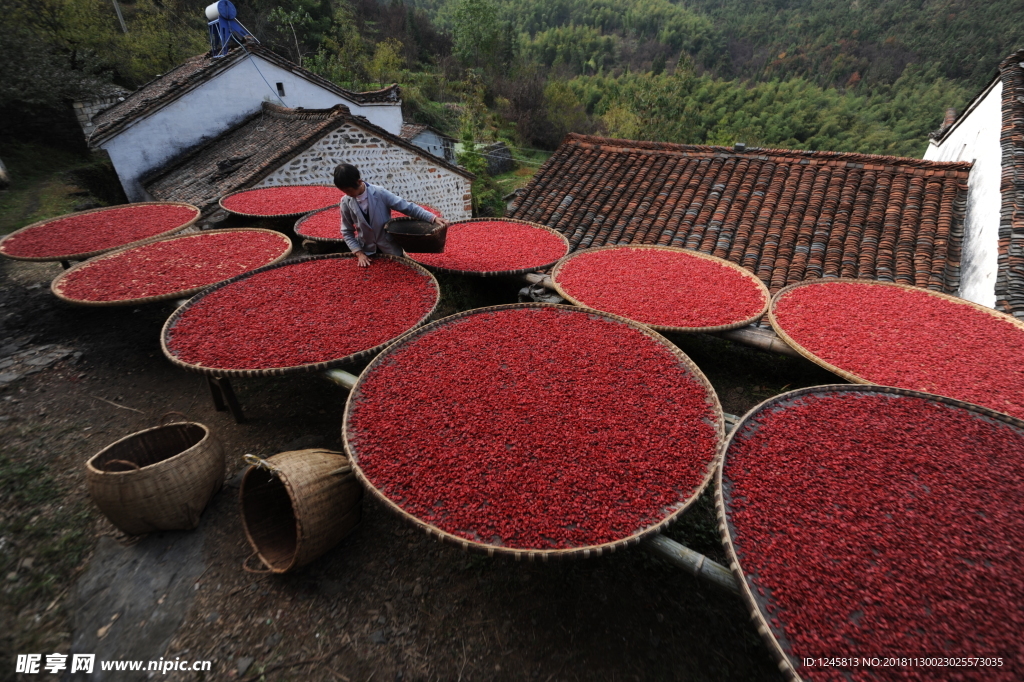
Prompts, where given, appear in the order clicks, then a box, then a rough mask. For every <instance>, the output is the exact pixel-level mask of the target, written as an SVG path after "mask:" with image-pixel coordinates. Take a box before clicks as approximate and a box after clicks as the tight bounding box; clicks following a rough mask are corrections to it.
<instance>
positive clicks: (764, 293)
mask: <svg viewBox="0 0 1024 682" xmlns="http://www.w3.org/2000/svg"><path fill="white" fill-rule="evenodd" d="M612 249H620V250H621V249H654V250H658V251H672V252H675V253H679V254H685V255H687V256H691V257H694V258H701V259H703V260H707V261H711V262H714V263H718V264H719V265H721V266H723V267H728V268H729V269H731V270H734V271H735V272H737V273H739V274H741V275H743V277H744V278H745V279H746V280H747V281H749V282H750V285H751V287H753V288H755V289H757V290H758V291H759V292H760V293H761V298H762V299H763V301H764V305H763V306H762V308H761V310H760V311H759V312H758V313H757V315H754V316H752V317H749V318H747V319H743V320H736V321H733V322H730V323H728V324H722V325H716V326H710V327H668V326H664V325H656V324H648V323H647V322H644V321H642V320H636V322H639V323H640V324H644V325H647V326H648V327H650V328H651V329H654V330H655V331H659V332H684V333H696V332H705V333H709V332H724V331H728V330H730V329H739V328H740V327H746V326H747V325H751V324H754V323H756V322H757V321H758V320H760V319H761V318H762V317H764V314H765V313H766V312H767V311H768V304H769V302H770V301H771V294H770V293H769V292H768V287H766V286H765V285H764V282H762V281H761V280H760V279H759V278H758V277H757V275H755V274H754V273H752V272H750V271H749V270H747V269H745V268H742V267H740V266H739V265H736V264H735V263H733V262H730V261H727V260H725V259H724V258H717V257H716V256H709V255H708V254H706V253H700V252H699V251H692V250H690V249H681V248H678V247H675V246H659V245H656V244H636V245H631V244H626V245H616V246H596V247H593V248H588V249H580V250H579V251H574V252H573V253H570V254H569V255H567V256H565V257H564V258H562V259H561V260H560V261H558V263H556V264H555V266H554V268H552V269H551V281H552V283H553V284H554V287H555V291H557V292H558V295H559V296H561V297H562V298H564V299H565V300H567V301H570V302H571V303H572V304H573V305H578V306H580V307H583V308H588V309H591V310H595V308H592V307H591V306H589V305H587V304H586V303H585V302H583V301H582V300H580V299H578V298H576V297H574V296H572V295H570V294H569V293H568V292H566V290H565V289H563V288H562V286H561V285H560V284H559V283H558V274H559V272H560V271H561V269H562V268H563V267H565V265H566V264H567V263H568V262H569V261H571V260H572V259H573V258H577V257H579V256H585V255H586V254H590V253H594V252H596V251H608V250H612ZM636 284H637V286H643V273H642V272H641V273H637V280H636Z"/></svg>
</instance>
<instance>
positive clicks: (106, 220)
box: [2, 204, 196, 259]
mask: <svg viewBox="0 0 1024 682" xmlns="http://www.w3.org/2000/svg"><path fill="white" fill-rule="evenodd" d="M195 217H196V210H195V209H192V208H189V207H187V206H175V205H173V204H168V205H162V206H152V205H141V206H135V205H131V204H129V205H127V206H113V207H111V208H108V209H104V210H102V211H93V212H91V213H84V214H81V215H71V216H66V217H63V218H54V219H53V220H48V221H46V222H45V223H42V224H40V225H36V226H35V227H32V228H30V229H27V230H25V231H24V232H20V233H18V234H14V235H11V236H10V237H8V238H7V239H5V240H4V242H3V247H2V252H3V253H5V254H7V255H9V256H17V257H21V258H53V259H59V258H60V257H61V256H73V255H77V254H84V253H93V252H95V251H106V250H109V249H116V248H117V247H119V246H124V245H125V244H131V243H132V242H136V241H139V240H141V239H148V238H149V237H155V236H156V235H158V234H162V233H164V232H167V231H169V230H173V229H174V228H175V227H178V226H181V225H185V224H186V223H188V222H189V221H190V220H192V219H193V218H195Z"/></svg>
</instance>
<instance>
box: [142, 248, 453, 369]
mask: <svg viewBox="0 0 1024 682" xmlns="http://www.w3.org/2000/svg"><path fill="white" fill-rule="evenodd" d="M378 257H379V258H388V259H390V260H395V261H398V262H400V263H404V264H405V265H408V266H409V267H410V268H413V269H414V270H415V271H416V272H419V273H420V274H422V275H425V276H426V277H428V278H429V280H430V282H431V284H433V286H434V291H435V292H436V294H437V296H436V297H435V299H434V305H433V307H432V308H431V309H430V310H429V311H428V312H427V313H426V314H425V315H423V317H421V318H420V319H419V320H418V321H417V322H416V324H415V325H413V327H412V329H416V328H417V327H420V326H421V325H423V324H424V323H425V322H426V321H427V320H429V319H430V317H431V316H432V315H433V314H434V313H435V312H436V311H437V306H438V305H439V304H440V299H441V294H440V292H441V287H440V286H439V285H438V283H437V280H436V279H435V278H434V276H433V275H432V274H430V271H429V270H427V269H426V268H424V267H423V266H421V265H420V264H419V263H415V262H413V261H411V260H409V259H408V258H399V257H397V256H388V255H386V254H382V255H380V256H378ZM328 258H355V255H354V254H351V253H331V254H327V255H323V256H307V257H305V258H297V259H294V260H290V261H286V262H283V263H275V264H273V265H266V266H264V267H262V268H259V269H257V270H251V271H249V272H246V273H243V274H241V275H238V276H237V277H232V278H231V279H229V280H225V281H223V282H221V283H220V284H215V285H213V286H211V287H208V288H206V289H205V290H204V291H203V292H202V293H201V294H199V295H197V296H195V297H194V298H192V299H190V300H189V301H188V302H187V303H185V304H184V305H182V306H181V307H180V308H178V309H177V310H175V311H174V313H173V314H172V315H171V316H170V317H169V318H167V322H165V323H164V327H163V329H162V330H161V332H160V348H161V349H163V352H164V355H165V356H167V359H168V360H170V361H171V362H172V363H174V364H175V365H177V366H178V367H182V368H184V369H187V370H190V371H192V372H199V373H200V374H206V375H209V376H215V377H261V376H283V375H286V374H301V373H304V372H318V371H320V370H324V369H330V368H332V367H338V366H340V365H344V364H347V363H350V362H357V361H359V360H362V359H364V358H368V357H370V356H372V355H375V354H377V353H379V352H380V351H381V350H383V349H384V348H386V347H387V346H388V345H389V344H391V343H393V342H394V339H389V340H387V341H385V342H383V343H380V344H378V345H376V346H374V347H373V348H367V349H365V350H361V351H359V352H357V353H351V354H349V355H346V356H344V357H340V358H334V359H332V360H326V361H324V362H315V363H310V364H307V365H294V366H291V367H269V368H264V369H219V368H216V367H205V366H203V365H194V364H191V363H188V362H183V361H181V360H179V359H178V358H177V357H176V356H175V355H174V353H173V352H172V351H171V350H170V348H168V346H167V339H168V335H169V333H170V330H171V329H172V328H173V327H174V324H175V323H176V322H177V321H178V319H179V318H181V316H182V315H183V314H184V313H185V312H186V311H187V310H189V309H190V308H191V307H192V306H194V305H195V304H196V303H198V302H199V301H201V300H203V297H204V296H208V295H209V294H211V293H213V292H214V291H217V290H219V289H221V288H223V287H226V286H230V285H232V284H234V283H235V282H238V281H240V280H243V279H246V278H249V277H252V276H254V275H257V274H259V273H261V272H265V271H267V270H271V269H274V268H286V267H288V266H290V265H295V264H296V263H304V262H306V261H312V260H325V259H328Z"/></svg>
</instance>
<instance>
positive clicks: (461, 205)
mask: <svg viewBox="0 0 1024 682" xmlns="http://www.w3.org/2000/svg"><path fill="white" fill-rule="evenodd" d="M340 163H351V164H352V165H354V166H356V167H358V168H359V170H360V173H361V174H362V176H363V179H364V180H365V181H366V182H369V183H371V184H374V185H379V186H381V187H384V188H385V189H387V190H389V191H391V192H394V193H395V194H397V195H399V196H401V197H402V198H403V199H407V200H409V201H412V202H415V203H418V204H429V205H431V206H434V207H435V208H438V209H440V210H441V211H442V212H443V213H444V217H445V219H446V220H462V219H464V218H470V217H472V210H473V209H472V202H471V197H470V180H469V179H468V178H466V177H463V176H462V175H459V174H458V173H454V172H452V171H450V170H448V169H447V168H444V167H443V166H440V165H438V164H437V162H436V161H435V160H431V159H430V158H429V157H427V156H426V155H420V154H416V153H415V152H412V151H410V150H408V149H406V148H405V147H400V146H398V145H395V144H392V143H390V142H388V141H386V140H383V139H381V138H380V137H377V136H376V135H374V134H373V133H372V132H370V131H367V130H365V129H363V128H360V127H358V126H355V125H352V124H346V125H344V126H342V127H340V128H338V129H337V130H335V131H334V132H332V133H329V134H328V135H326V136H325V137H324V138H323V139H322V140H320V141H319V142H317V143H316V144H315V145H313V146H312V147H310V148H309V149H307V150H306V151H305V152H303V153H301V154H299V155H298V156H296V157H295V158H294V159H292V160H291V161H289V162H288V163H286V164H285V165H284V166H282V167H281V168H279V169H278V170H276V171H274V172H273V173H271V174H270V175H269V176H267V177H266V178H264V179H263V180H261V181H260V182H259V183H258V184H257V185H256V187H273V186H276V185H298V184H314V185H333V184H334V168H335V166H337V165H338V164H340Z"/></svg>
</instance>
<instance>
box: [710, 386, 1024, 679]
mask: <svg viewBox="0 0 1024 682" xmlns="http://www.w3.org/2000/svg"><path fill="white" fill-rule="evenodd" d="M823 393H861V394H888V395H902V396H911V397H915V398H923V399H925V400H929V401H932V402H935V403H941V404H944V405H951V406H954V407H958V408H960V409H963V410H966V411H968V412H971V413H973V414H974V415H977V417H978V418H981V419H988V420H991V421H996V422H1000V423H1003V424H1008V425H1010V426H1013V427H1016V428H1018V429H1020V430H1022V431H1024V420H1020V419H1017V418H1015V417H1011V416H1009V415H1006V414H1003V413H1002V412H996V411H995V410H990V409H988V408H986V407H981V406H978V405H973V404H971V403H966V402H963V401H962V400H954V399H953V398H946V397H944V396H939V395H932V394H930V393H921V392H920V391H908V390H906V389H902V388H893V387H891V386H874V385H871V386H865V385H850V384H834V385H825V386H812V387H810V388H802V389H798V390H795V391H790V392H788V393H783V394H782V395H777V396H775V397H773V398H769V399H768V400H765V401H764V402H762V403H760V404H759V405H756V406H755V407H753V408H752V409H751V410H750V411H749V412H747V413H746V414H745V415H743V418H742V419H740V421H739V423H738V424H736V426H735V427H734V428H733V429H732V430H731V431H730V432H729V435H728V437H727V438H726V439H725V440H724V441H723V442H722V444H721V446H720V447H719V467H718V470H717V471H716V473H715V507H716V509H717V514H718V529H719V532H720V533H721V536H722V544H723V545H725V551H726V555H727V556H728V558H729V568H730V569H731V570H732V573H733V575H734V576H735V577H736V582H737V583H738V584H739V585H740V590H741V596H742V598H743V602H744V604H746V606H747V609H748V610H749V611H750V618H751V620H753V621H754V622H755V624H756V625H757V631H758V633H759V634H760V635H761V637H762V638H763V639H764V641H765V643H766V644H767V645H768V648H769V650H770V651H771V653H772V657H773V658H774V659H775V661H776V663H777V664H778V666H779V670H780V671H782V673H783V675H784V676H785V677H786V679H787V680H802V679H803V678H801V677H800V675H799V674H798V673H797V668H798V667H799V661H798V660H797V658H796V657H795V656H794V655H793V653H792V650H791V648H790V645H789V642H788V640H786V638H785V636H784V635H783V633H782V632H781V631H780V630H779V629H778V628H775V627H773V626H772V625H771V615H770V614H769V613H768V611H767V605H768V599H766V598H765V597H763V596H761V595H760V594H759V593H758V592H757V589H756V586H755V585H753V584H752V583H751V581H750V579H749V577H748V576H747V575H746V574H745V573H744V572H743V567H742V565H741V564H740V561H739V555H738V554H737V553H736V547H735V544H734V542H733V539H734V538H735V537H736V529H735V527H734V526H733V525H732V522H731V521H730V519H729V511H730V502H731V497H730V490H731V484H730V483H729V481H728V480H727V479H726V478H725V473H724V472H725V467H726V464H727V458H728V451H729V447H730V445H731V444H732V442H733V440H734V438H735V437H736V435H737V434H739V433H743V431H744V429H745V428H747V427H748V426H749V423H750V422H751V421H752V420H755V419H756V418H757V417H758V416H759V415H761V414H762V413H764V412H766V411H772V412H774V411H778V410H783V409H785V408H786V406H787V405H789V404H792V403H793V402H795V401H797V400H799V399H800V398H802V397H804V396H808V395H815V394H823ZM821 653H826V652H821ZM827 655H832V654H831V652H828V653H827ZM837 655H838V654H837ZM853 655H857V654H853ZM871 655H874V654H871ZM899 655H902V654H899ZM908 655H912V654H908ZM965 655H973V654H967V653H966V652H965Z"/></svg>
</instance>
